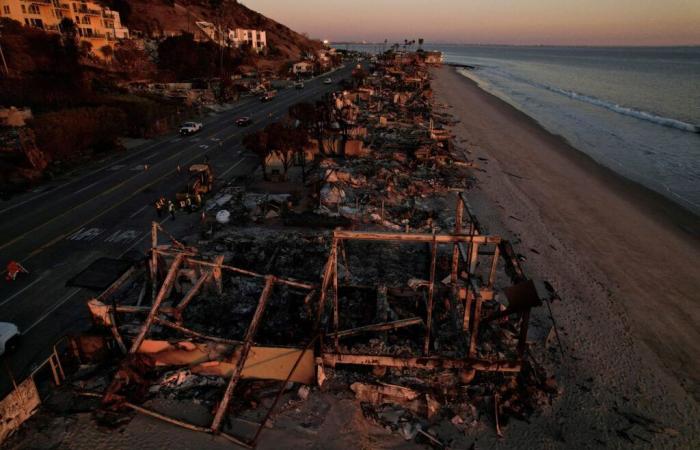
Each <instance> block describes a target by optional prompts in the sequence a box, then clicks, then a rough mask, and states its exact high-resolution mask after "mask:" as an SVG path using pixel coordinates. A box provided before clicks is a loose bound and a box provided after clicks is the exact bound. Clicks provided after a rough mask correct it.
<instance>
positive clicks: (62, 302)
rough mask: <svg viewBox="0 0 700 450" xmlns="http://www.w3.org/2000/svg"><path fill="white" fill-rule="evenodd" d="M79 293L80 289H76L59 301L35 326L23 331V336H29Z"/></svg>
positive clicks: (32, 325)
mask: <svg viewBox="0 0 700 450" xmlns="http://www.w3.org/2000/svg"><path fill="white" fill-rule="evenodd" d="M78 292H80V288H77V289H75V290H74V291H73V292H72V293H70V294H68V295H66V296H64V297H63V298H62V299H61V300H59V301H58V303H56V304H55V305H54V306H53V307H52V308H50V309H49V310H48V311H46V313H45V314H44V315H43V316H41V317H39V318H38V319H37V320H36V321H35V322H34V323H33V324H31V325H29V326H28V327H27V328H25V329H24V330H22V334H27V333H29V332H30V331H32V329H33V328H34V327H35V326H37V325H39V324H40V323H41V322H43V321H44V320H45V319H46V318H47V317H49V315H51V313H53V312H54V311H56V310H57V309H58V308H60V307H61V306H63V304H64V303H66V302H67V301H68V300H70V299H71V298H73V297H74V296H75V294H77V293H78Z"/></svg>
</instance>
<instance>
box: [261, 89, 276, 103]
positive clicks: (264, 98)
mask: <svg viewBox="0 0 700 450" xmlns="http://www.w3.org/2000/svg"><path fill="white" fill-rule="evenodd" d="M276 96H277V91H265V93H264V94H263V95H261V96H260V101H261V102H269V101H270V100H272V99H273V98H275V97H276Z"/></svg>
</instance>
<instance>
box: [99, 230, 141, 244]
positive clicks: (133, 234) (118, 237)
mask: <svg viewBox="0 0 700 450" xmlns="http://www.w3.org/2000/svg"><path fill="white" fill-rule="evenodd" d="M137 237H139V232H138V231H136V230H124V231H122V230H117V231H115V232H114V233H112V234H111V235H110V236H109V237H108V238H107V239H105V242H112V243H115V242H122V241H127V242H129V241H133V240H134V239H136V238H137Z"/></svg>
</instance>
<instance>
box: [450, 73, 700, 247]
mask: <svg viewBox="0 0 700 450" xmlns="http://www.w3.org/2000/svg"><path fill="white" fill-rule="evenodd" d="M446 65H448V66H449V67H454V68H453V69H451V70H453V71H455V72H456V69H457V68H463V66H459V67H457V66H453V65H451V64H446ZM457 75H458V76H459V77H460V78H462V79H463V80H464V81H465V82H466V83H467V84H469V85H471V86H472V87H473V88H476V89H478V90H479V91H480V92H482V93H483V94H484V95H485V96H486V97H487V98H488V101H489V102H490V103H491V104H492V105H494V106H495V107H497V108H502V109H503V110H504V112H506V110H510V111H508V112H510V113H511V115H512V117H513V120H517V121H526V122H529V123H530V124H531V125H532V126H535V127H537V128H540V129H541V130H542V131H543V132H544V133H546V134H548V135H549V136H550V137H551V139H552V141H553V142H556V145H555V148H557V149H558V150H562V151H561V154H562V155H563V156H564V157H567V158H569V159H570V160H571V161H573V162H574V163H576V164H579V165H580V166H581V167H582V168H584V169H585V170H587V171H588V172H589V173H590V174H591V175H596V176H597V177H598V179H600V180H601V181H603V182H605V183H608V184H609V185H610V187H611V188H612V189H614V190H616V191H617V192H619V193H621V194H623V195H625V196H627V197H628V198H629V199H630V200H632V201H633V202H634V204H635V206H637V208H639V210H640V211H642V212H644V213H645V214H647V215H649V216H650V218H652V219H654V220H658V221H660V223H662V224H665V225H671V226H672V227H673V229H675V230H676V231H680V232H682V233H684V235H685V236H686V237H689V238H692V239H693V240H695V241H696V243H697V244H698V245H700V214H697V213H695V212H694V211H691V210H690V209H688V208H687V207H686V206H684V205H682V204H680V203H678V202H675V201H673V199H671V198H669V197H667V196H665V195H663V194H661V193H660V192H657V191H655V190H654V189H652V188H650V187H648V186H645V185H644V184H642V183H640V182H638V181H634V180H632V179H630V178H627V177H625V176H624V175H622V174H621V173H619V172H616V171H615V170H614V169H611V168H610V167H607V166H605V165H604V164H602V163H600V162H598V161H596V160H595V159H594V158H593V157H592V156H590V155H588V154H587V153H586V152H584V151H583V150H580V149H579V148H576V147H575V146H574V145H573V144H572V143H571V142H569V140H568V139H566V137H564V136H562V135H561V134H557V133H554V132H552V131H550V130H548V129H547V128H546V127H545V126H544V125H543V124H542V123H541V122H539V121H538V120H537V119H535V118H534V117H532V116H529V115H528V114H527V113H525V112H523V111H522V110H520V109H518V108H517V107H515V106H514V105H511V104H510V103H508V102H507V101H505V100H503V99H501V98H499V97H498V96H496V95H495V94H492V93H491V92H488V91H487V90H485V89H483V88H482V87H481V86H479V84H478V83H477V82H476V81H475V80H473V79H471V78H469V77H466V76H464V75H462V74H460V73H457ZM562 147H566V148H562Z"/></svg>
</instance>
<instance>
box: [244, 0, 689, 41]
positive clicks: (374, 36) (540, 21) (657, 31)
mask: <svg viewBox="0 0 700 450" xmlns="http://www.w3.org/2000/svg"><path fill="white" fill-rule="evenodd" d="M241 3H243V4H245V5H247V6H249V7H250V8H252V9H255V10H257V11H259V12H261V13H263V14H265V15H267V16H269V17H271V18H273V19H275V20H277V21H279V22H282V23H284V24H285V25H288V26H290V27H291V28H292V29H294V30H296V31H300V32H307V33H308V34H309V35H310V36H312V37H316V38H319V39H330V40H332V41H345V40H349V41H361V40H366V41H370V42H379V41H384V39H385V38H387V39H389V41H399V40H400V41H403V39H404V38H418V37H423V38H425V39H426V42H430V41H432V42H455V43H484V44H561V45H700V0H656V1H650V0H578V1H573V0H490V1H487V0H344V1H336V0H295V1H288V0H241Z"/></svg>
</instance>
